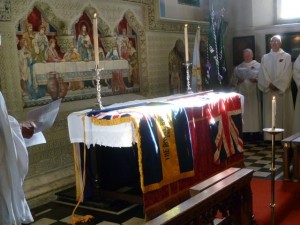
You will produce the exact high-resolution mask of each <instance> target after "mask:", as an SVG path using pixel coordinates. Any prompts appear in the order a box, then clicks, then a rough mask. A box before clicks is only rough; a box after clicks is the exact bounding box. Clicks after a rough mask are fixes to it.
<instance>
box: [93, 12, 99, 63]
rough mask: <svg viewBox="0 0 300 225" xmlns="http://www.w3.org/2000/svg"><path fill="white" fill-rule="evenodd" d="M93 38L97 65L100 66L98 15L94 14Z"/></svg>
mask: <svg viewBox="0 0 300 225" xmlns="http://www.w3.org/2000/svg"><path fill="white" fill-rule="evenodd" d="M93 38H94V52H95V64H96V66H99V48H98V29H97V14H96V13H95V14H94V19H93Z"/></svg>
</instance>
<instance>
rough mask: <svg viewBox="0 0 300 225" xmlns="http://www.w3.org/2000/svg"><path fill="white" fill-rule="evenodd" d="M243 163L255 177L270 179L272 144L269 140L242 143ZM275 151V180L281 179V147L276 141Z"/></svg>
mask: <svg viewBox="0 0 300 225" xmlns="http://www.w3.org/2000/svg"><path fill="white" fill-rule="evenodd" d="M244 151H245V152H244V163H245V166H246V167H247V168H250V169H253V170H254V174H253V176H254V177H255V178H263V179H271V172H270V168H271V162H272V144H271V142H251V143H250V142H248V143H246V144H245V145H244ZM274 152H275V168H276V172H275V180H282V177H283V169H282V148H281V144H280V143H278V142H276V143H275V145H274Z"/></svg>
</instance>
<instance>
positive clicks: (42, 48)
mask: <svg viewBox="0 0 300 225" xmlns="http://www.w3.org/2000/svg"><path fill="white" fill-rule="evenodd" d="M45 31H46V26H45V25H44V24H41V25H40V26H39V32H37V33H36V34H35V37H34V39H33V41H32V43H33V48H34V51H35V54H36V55H35V57H34V58H35V60H36V61H37V62H38V63H41V62H46V60H45V52H46V49H47V48H48V46H49V42H48V38H47V36H46V34H45Z"/></svg>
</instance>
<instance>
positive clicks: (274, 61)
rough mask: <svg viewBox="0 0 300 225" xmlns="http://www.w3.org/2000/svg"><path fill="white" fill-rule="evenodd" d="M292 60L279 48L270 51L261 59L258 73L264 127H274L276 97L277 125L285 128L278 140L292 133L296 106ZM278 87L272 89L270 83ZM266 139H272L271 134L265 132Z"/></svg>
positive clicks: (277, 137) (278, 135)
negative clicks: (292, 82)
mask: <svg viewBox="0 0 300 225" xmlns="http://www.w3.org/2000/svg"><path fill="white" fill-rule="evenodd" d="M291 80H292V62H291V55H290V54H288V53H286V52H284V51H283V50H282V49H279V51H278V52H274V51H272V50H271V51H270V53H268V54H265V55H264V56H263V57H262V60H261V69H260V71H259V75H258V88H259V89H260V90H261V91H262V92H263V128H271V127H272V98H273V96H275V98H276V117H275V126H276V127H277V128H283V129H284V132H283V134H282V135H280V134H277V135H276V140H281V139H283V138H285V137H288V136H290V135H291V134H292V127H293V116H294V106H293V97H292V91H291ZM271 83H272V84H273V85H274V86H275V87H277V88H278V89H279V90H278V91H272V90H271V89H270V88H269V85H270V84H271ZM264 139H265V140H271V135H269V134H267V133H265V134H264Z"/></svg>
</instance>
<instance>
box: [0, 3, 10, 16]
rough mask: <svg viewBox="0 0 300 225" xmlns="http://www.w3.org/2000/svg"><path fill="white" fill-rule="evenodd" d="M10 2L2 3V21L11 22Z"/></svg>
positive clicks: (0, 12) (0, 14)
mask: <svg viewBox="0 0 300 225" xmlns="http://www.w3.org/2000/svg"><path fill="white" fill-rule="evenodd" d="M10 18H11V15H10V0H1V1H0V20H2V21H7V20H10Z"/></svg>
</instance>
